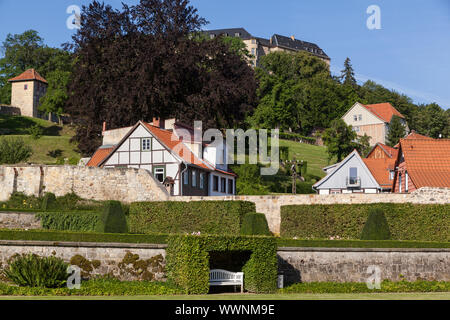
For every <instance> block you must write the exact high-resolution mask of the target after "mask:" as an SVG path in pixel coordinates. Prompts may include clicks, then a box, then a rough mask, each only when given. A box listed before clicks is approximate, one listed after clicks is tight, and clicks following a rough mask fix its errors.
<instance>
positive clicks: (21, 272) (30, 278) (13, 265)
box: [3, 254, 69, 288]
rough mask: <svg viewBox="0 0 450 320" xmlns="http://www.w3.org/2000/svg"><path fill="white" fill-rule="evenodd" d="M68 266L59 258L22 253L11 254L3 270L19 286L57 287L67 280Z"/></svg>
mask: <svg viewBox="0 0 450 320" xmlns="http://www.w3.org/2000/svg"><path fill="white" fill-rule="evenodd" d="M68 266H69V265H68V264H67V263H65V262H64V261H63V260H62V259H61V258H57V257H53V256H51V257H39V256H38V255H35V254H22V255H15V256H13V257H12V258H11V259H10V261H9V267H7V268H6V269H5V270H4V271H3V272H4V275H5V276H6V277H7V278H8V279H9V280H11V281H12V282H14V283H15V284H17V285H19V286H27V287H45V288H58V287H62V286H63V285H64V284H65V283H66V281H67V276H68V275H67V267H68Z"/></svg>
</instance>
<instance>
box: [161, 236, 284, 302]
mask: <svg viewBox="0 0 450 320" xmlns="http://www.w3.org/2000/svg"><path fill="white" fill-rule="evenodd" d="M212 251H221V252H226V251H250V252H251V254H250V258H249V260H248V261H246V262H245V264H244V266H243V267H242V271H243V272H244V287H245V289H246V290H248V291H251V292H257V293H270V292H274V291H275V290H276V280H277V265H278V262H277V245H276V241H275V238H273V237H261V236H259V237H244V236H240V237H236V236H182V235H170V236H169V239H168V246H167V250H166V252H167V255H166V261H167V264H166V268H167V277H168V281H170V282H172V283H175V284H176V285H178V286H180V287H181V288H183V291H184V293H187V294H206V293H208V290H209V252H212Z"/></svg>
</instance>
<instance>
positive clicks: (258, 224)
mask: <svg viewBox="0 0 450 320" xmlns="http://www.w3.org/2000/svg"><path fill="white" fill-rule="evenodd" d="M241 234H242V235H263V236H270V235H271V233H270V230H269V225H268V224H267V220H266V216H265V215H264V214H263V213H256V212H255V213H247V214H246V215H245V216H244V219H243V221H242V225H241Z"/></svg>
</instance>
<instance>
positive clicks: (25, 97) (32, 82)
mask: <svg viewBox="0 0 450 320" xmlns="http://www.w3.org/2000/svg"><path fill="white" fill-rule="evenodd" d="M8 81H9V82H11V85H12V88H11V105H12V106H14V107H17V108H20V112H21V115H22V116H27V117H34V118H37V117H38V105H39V99H40V98H41V97H42V96H44V95H45V92H46V90H47V86H48V82H47V80H45V79H44V78H43V77H42V76H41V75H40V74H39V73H37V72H36V70H34V69H28V70H26V71H25V72H23V73H22V74H20V75H18V76H17V77H15V78H12V79H9V80H8Z"/></svg>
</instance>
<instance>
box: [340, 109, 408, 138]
mask: <svg viewBox="0 0 450 320" xmlns="http://www.w3.org/2000/svg"><path fill="white" fill-rule="evenodd" d="M393 116H397V117H399V118H400V122H401V123H402V124H403V125H404V126H405V128H406V131H409V129H408V126H407V123H406V120H405V117H404V116H403V115H402V114H401V113H400V112H398V110H397V109H395V108H394V107H393V106H392V105H391V104H390V103H388V102H385V103H377V104H368V105H364V104H362V103H359V102H356V103H355V104H354V105H353V106H352V107H351V108H350V109H349V110H348V111H347V112H346V113H345V114H344V115H343V116H342V119H343V120H344V121H345V123H346V124H347V125H351V126H352V127H353V130H354V131H355V132H356V133H357V134H358V135H360V136H363V135H364V134H367V135H368V136H369V137H371V139H370V145H372V146H373V145H375V144H376V143H378V142H381V143H382V144H386V137H387V134H388V132H389V125H390V123H391V121H392V117H393Z"/></svg>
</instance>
